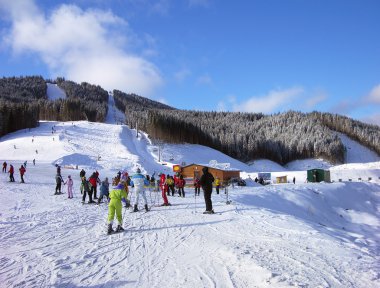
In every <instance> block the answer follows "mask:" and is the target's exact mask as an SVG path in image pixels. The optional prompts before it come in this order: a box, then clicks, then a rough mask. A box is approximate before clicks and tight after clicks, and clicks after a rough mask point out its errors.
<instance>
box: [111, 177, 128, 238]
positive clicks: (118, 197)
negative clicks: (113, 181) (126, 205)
mask: <svg viewBox="0 0 380 288" xmlns="http://www.w3.org/2000/svg"><path fill="white" fill-rule="evenodd" d="M110 199H111V200H110V203H109V204H108V231H107V233H108V234H111V233H112V232H115V231H114V230H113V229H112V223H113V219H114V218H115V213H116V218H117V221H118V225H117V228H116V232H120V231H124V229H123V227H122V224H123V216H122V214H121V209H122V207H123V206H122V204H121V202H122V201H123V202H125V201H126V199H127V193H126V192H125V187H124V184H122V183H119V184H118V185H117V186H114V187H113V188H112V190H111V192H110Z"/></svg>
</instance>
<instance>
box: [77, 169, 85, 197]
mask: <svg viewBox="0 0 380 288" xmlns="http://www.w3.org/2000/svg"><path fill="white" fill-rule="evenodd" d="M84 176H86V171H84V170H83V169H82V170H80V172H79V177H80V180H81V182H80V194H83V179H82V178H83V177H84Z"/></svg>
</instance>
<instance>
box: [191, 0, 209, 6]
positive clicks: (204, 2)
mask: <svg viewBox="0 0 380 288" xmlns="http://www.w3.org/2000/svg"><path fill="white" fill-rule="evenodd" d="M209 6H210V0H189V7H204V8H207V7H209Z"/></svg>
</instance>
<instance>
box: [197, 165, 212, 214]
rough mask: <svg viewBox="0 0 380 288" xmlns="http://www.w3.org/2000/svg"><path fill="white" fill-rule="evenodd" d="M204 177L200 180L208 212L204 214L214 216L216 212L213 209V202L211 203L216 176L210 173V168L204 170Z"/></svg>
mask: <svg viewBox="0 0 380 288" xmlns="http://www.w3.org/2000/svg"><path fill="white" fill-rule="evenodd" d="M202 172H203V175H202V176H201V179H199V183H200V184H201V186H202V190H203V194H204V198H205V204H206V211H205V212H203V214H214V210H213V209H212V201H211V193H212V182H214V180H215V179H214V176H212V174H211V173H210V172H208V167H203V168H202Z"/></svg>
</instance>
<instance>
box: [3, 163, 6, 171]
mask: <svg viewBox="0 0 380 288" xmlns="http://www.w3.org/2000/svg"><path fill="white" fill-rule="evenodd" d="M3 172H4V173H7V162H5V161H4V163H3Z"/></svg>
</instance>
